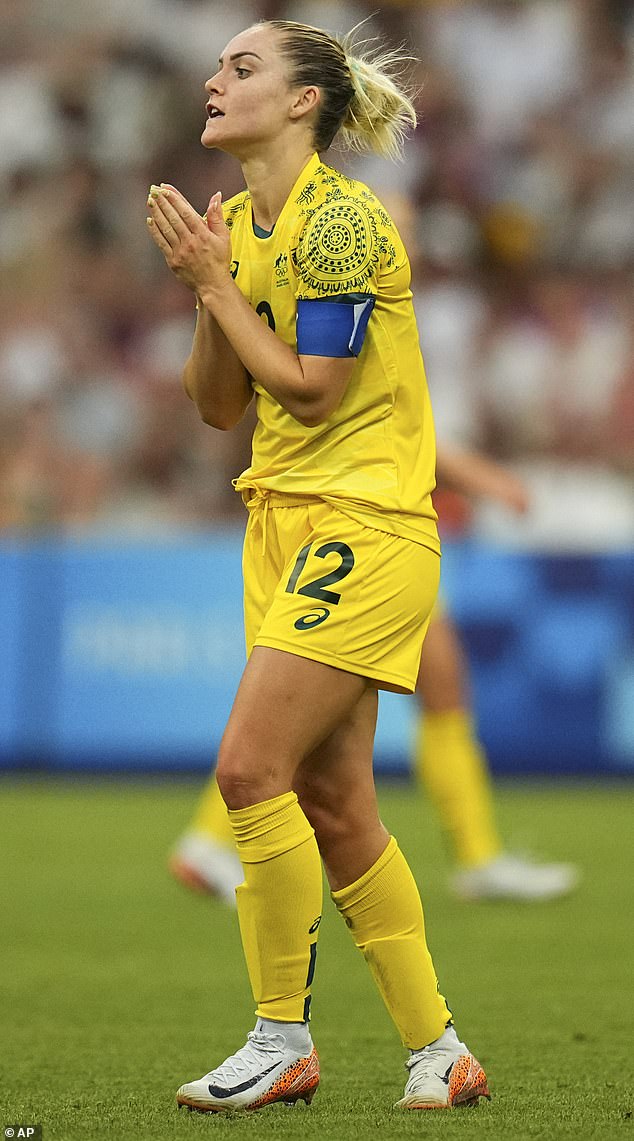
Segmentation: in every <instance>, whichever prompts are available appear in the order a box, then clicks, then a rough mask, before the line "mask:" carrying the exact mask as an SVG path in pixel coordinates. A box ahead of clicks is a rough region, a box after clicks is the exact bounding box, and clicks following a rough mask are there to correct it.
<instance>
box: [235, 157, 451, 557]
mask: <svg viewBox="0 0 634 1141" xmlns="http://www.w3.org/2000/svg"><path fill="white" fill-rule="evenodd" d="M224 217H225V221H226V223H227V226H228V227H229V229H230V231H231V246H232V266H231V272H232V274H233V276H234V278H235V281H236V284H237V285H238V287H239V288H240V290H241V292H242V293H243V294H244V296H245V297H246V298H247V300H248V301H249V303H250V304H251V305H252V306H253V308H254V309H255V310H256V312H257V313H259V314H260V315H261V317H262V318H263V319H264V320H266V321H267V322H268V324H269V326H270V327H271V328H272V329H274V331H275V333H276V334H277V335H278V336H279V337H281V338H282V340H283V341H285V342H286V344H288V345H290V346H291V347H292V348H293V349H294V350H295V351H296V352H297V351H298V311H299V312H300V313H301V311H302V305H304V303H306V302H314V301H321V302H322V303H327V302H337V301H341V300H342V299H344V298H345V299H347V300H352V302H354V301H355V300H359V301H360V304H359V305H358V307H356V308H357V309H358V311H359V313H361V310H362V309H363V307H364V301H365V300H366V299H368V298H369V299H370V301H369V304H366V306H365V307H366V309H368V310H369V309H371V312H370V314H369V319H368V314H367V312H366V313H365V317H364V320H365V321H367V327H366V329H365V334H364V336H363V338H362V340H363V343H362V345H360V344H359V341H360V338H359V337H358V336H356V345H355V348H357V349H358V350H360V351H358V356H357V360H356V364H355V366H354V368H353V371H352V375H351V378H350V381H349V383H348V386H347V388H346V391H345V393H344V396H343V399H342V400H341V403H340V404H339V406H338V408H337V409H336V410H335V411H334V412H333V413H332V414H331V416H330V417H329V418H328V419H327V420H326V421H325V422H324V423H322V424H319V425H317V426H316V427H310V428H309V427H306V426H304V425H302V424H300V423H299V421H297V420H296V419H295V418H294V417H293V416H291V414H290V413H289V412H287V411H286V409H284V408H283V407H282V406H281V405H280V404H279V403H278V402H277V400H275V399H274V397H272V396H271V395H270V394H269V393H268V392H267V391H266V390H265V389H264V388H262V386H261V385H259V384H258V383H257V381H254V383H253V387H254V390H255V393H256V402H257V424H256V428H255V431H254V435H253V452H252V460H251V464H250V466H249V467H248V468H247V470H246V471H244V472H243V473H242V475H241V476H240V477H239V478H238V480H236V484H235V486H236V488H237V490H238V491H242V492H244V491H247V490H249V489H253V490H254V491H260V492H264V493H266V492H267V491H268V492H279V493H282V494H285V495H292V496H299V497H302V498H303V497H306V498H308V497H313V496H317V497H319V498H320V499H323V500H325V501H326V502H329V503H330V504H331V505H332V506H333V507H336V508H337V509H338V510H339V511H341V512H343V513H344V514H346V515H348V516H350V517H352V518H354V519H356V520H357V521H359V522H361V523H363V524H365V525H366V526H369V527H374V528H375V529H376V530H379V531H385V532H388V533H389V534H395V535H400V536H402V537H404V538H408V539H413V540H414V541H416V542H419V543H422V544H424V545H425V546H428V547H431V548H432V549H433V550H435V551H439V542H438V533H437V529H436V513H435V511H434V508H433V506H432V501H431V492H432V490H433V488H434V486H435V463H436V454H435V438H434V428H433V420H432V414H431V406H430V401H429V393H428V389H427V382H426V379H425V370H424V367H423V361H422V356H421V352H420V345H419V340H418V331H417V327H416V320H415V317H414V310H413V306H412V294H411V290H410V276H411V275H410V267H409V262H408V258H407V254H406V252H405V248H404V246H403V243H402V242H401V239H400V237H399V234H398V232H397V230H396V227H395V226H394V224H393V222H392V220H391V219H390V217H389V216H388V214H387V213H386V211H385V210H384V209H383V207H382V206H381V203H380V202H379V201H378V200H377V198H376V197H375V196H374V194H373V193H372V191H370V190H369V189H368V188H367V187H366V186H364V185H363V184H362V183H361V182H358V181H356V180H353V179H350V178H348V177H347V176H345V175H343V174H341V173H339V172H338V171H336V170H333V169H332V167H329V166H327V165H325V164H324V163H322V162H321V160H320V158H319V156H318V155H317V154H315V155H313V157H312V158H311V159H310V160H309V162H308V163H307V164H306V166H305V167H304V169H303V170H302V172H301V174H300V176H299V178H298V179H297V182H296V183H295V185H294V187H293V189H292V190H291V192H290V194H289V196H288V199H287V200H286V203H285V205H284V208H283V210H282V213H281V214H280V217H279V218H278V220H277V222H276V224H275V227H274V230H273V231H272V233H271V234H270V235H268V236H263V237H261V236H257V234H256V230H255V229H254V219H253V214H252V208H251V197H250V194H249V192H248V191H243V192H242V193H241V194H238V195H236V196H235V197H234V198H232V199H230V200H229V201H228V202H227V203H225V205H224ZM260 233H261V231H260ZM309 308H310V307H309ZM337 308H339V307H338V306H333V305H328V304H324V306H323V309H321V308H319V307H316V306H315V305H312V308H310V312H311V320H312V321H313V325H314V320H315V314H316V319H317V322H318V324H319V322H320V316H321V314H322V313H323V314H324V318H325V317H326V314H327V312H328V310H329V311H330V313H331V315H332V316H334V317H337V315H338V314H337V312H336V310H337ZM324 338H325V343H326V346H327V345H328V330H327V328H325V332H324ZM350 344H351V346H352V338H351V341H350ZM301 351H302V350H301V348H300V352H301ZM304 351H306V350H304ZM311 351H314V350H311ZM318 352H319V355H332V356H340V355H346V353H345V352H344V353H341V352H337V351H333V352H330V351H329V350H328V348H327V347H326V348H325V349H324V350H318ZM353 355H356V352H355V353H354V354H353Z"/></svg>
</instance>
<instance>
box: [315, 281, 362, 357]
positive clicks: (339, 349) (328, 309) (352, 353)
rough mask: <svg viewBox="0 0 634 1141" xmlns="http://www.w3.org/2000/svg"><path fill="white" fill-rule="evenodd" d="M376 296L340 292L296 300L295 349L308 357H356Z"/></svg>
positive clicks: (360, 347)
mask: <svg viewBox="0 0 634 1141" xmlns="http://www.w3.org/2000/svg"><path fill="white" fill-rule="evenodd" d="M375 301H376V298H375V297H374V295H373V294H371V293H342V294H341V295H340V296H339V297H336V298H333V297H329V298H328V300H327V301H321V300H317V299H314V300H313V299H309V300H304V301H302V300H300V301H298V302H297V352H298V355H299V356H307V357H358V355H359V353H360V352H361V349H362V348H363V340H364V337H365V331H366V329H367V327H368V321H369V320H370V314H371V312H372V310H373V308H374V302H375Z"/></svg>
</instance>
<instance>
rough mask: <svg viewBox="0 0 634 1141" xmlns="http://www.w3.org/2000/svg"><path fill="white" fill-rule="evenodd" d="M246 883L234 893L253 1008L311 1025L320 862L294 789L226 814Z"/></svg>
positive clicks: (266, 1015) (265, 1014) (279, 1019)
mask: <svg viewBox="0 0 634 1141" xmlns="http://www.w3.org/2000/svg"><path fill="white" fill-rule="evenodd" d="M228 815H229V820H230V822H231V827H232V829H233V832H234V835H235V840H236V844H237V847H238V854H239V856H240V859H241V861H242V866H243V868H244V881H245V882H244V883H243V884H241V885H240V887H238V888H237V890H236V900H237V904H238V918H239V920H240V933H241V935H242V946H243V948H244V957H245V959H246V962H247V970H248V972H249V979H250V981H251V989H252V991H253V997H254V999H255V1001H256V1003H257V1011H256V1013H257V1014H258V1015H259V1016H260V1017H261V1018H271V1019H273V1020H274V1021H276V1022H306V1020H307V1019H308V1013H309V1007H310V985H311V983H312V980H313V973H314V970H315V955H316V952H317V933H318V929H319V921H320V919H321V906H322V875H321V860H320V858H319V851H318V849H317V841H316V840H315V833H314V832H313V829H312V828H311V826H310V824H309V823H308V820H307V819H306V817H305V816H304V813H303V812H302V810H301V808H300V806H299V803H298V800H297V796H296V795H295V793H294V792H286V793H284V794H283V795H282V796H276V797H274V798H273V799H272V800H264V801H262V803H261V804H253V805H252V806H251V807H250V808H238V809H234V810H231V811H229V814H228Z"/></svg>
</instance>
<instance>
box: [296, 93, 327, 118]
mask: <svg viewBox="0 0 634 1141" xmlns="http://www.w3.org/2000/svg"><path fill="white" fill-rule="evenodd" d="M320 100H321V91H320V90H319V88H318V87H302V88H301V90H300V91H299V93H298V94H297V95H296V97H295V99H294V100H293V102H292V104H291V109H290V117H291V119H303V117H304V116H305V115H310V113H311V111H314V110H315V108H316V107H317V106H318V105H319V102H320Z"/></svg>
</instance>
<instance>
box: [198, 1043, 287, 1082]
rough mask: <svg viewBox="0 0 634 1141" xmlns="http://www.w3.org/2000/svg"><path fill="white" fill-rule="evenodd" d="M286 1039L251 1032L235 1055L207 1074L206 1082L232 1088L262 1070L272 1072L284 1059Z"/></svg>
mask: <svg viewBox="0 0 634 1141" xmlns="http://www.w3.org/2000/svg"><path fill="white" fill-rule="evenodd" d="M284 1045H285V1038H284V1035H283V1034H262V1033H261V1032H258V1031H257V1030H250V1031H249V1033H248V1034H247V1041H246V1043H245V1045H244V1046H242V1047H241V1048H240V1049H239V1050H238V1051H236V1053H235V1054H232V1055H231V1057H230V1058H227V1060H226V1061H225V1062H223V1063H222V1065H221V1066H218V1068H217V1069H215V1070H210V1072H209V1073H208V1074H205V1078H204V1080H205V1081H207V1080H210V1081H212V1082H213V1084H214V1085H224V1086H227V1087H229V1086H232V1085H235V1084H237V1083H239V1082H240V1080H241V1079H244V1078H245V1077H247V1076H249V1077H250V1076H251V1075H252V1074H253V1073H254V1072H257V1071H258V1070H261V1069H267V1070H270V1069H271V1067H272V1065H274V1064H275V1062H279V1061H281V1060H282V1058H283V1057H284Z"/></svg>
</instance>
